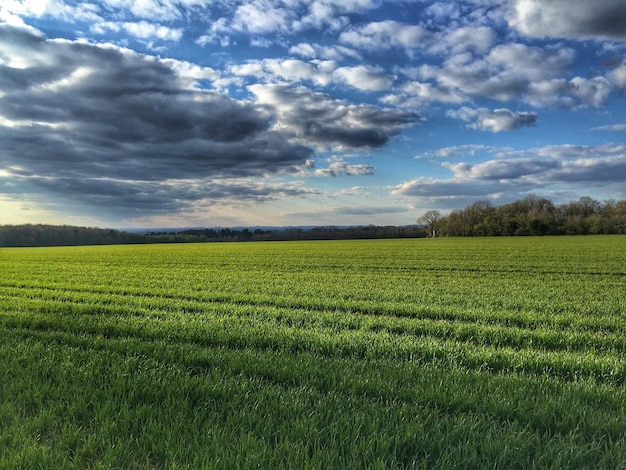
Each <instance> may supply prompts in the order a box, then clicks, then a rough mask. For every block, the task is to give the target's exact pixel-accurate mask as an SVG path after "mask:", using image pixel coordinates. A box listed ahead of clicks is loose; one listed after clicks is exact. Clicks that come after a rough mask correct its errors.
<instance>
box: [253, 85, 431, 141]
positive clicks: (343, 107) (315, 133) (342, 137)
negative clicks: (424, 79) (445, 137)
mask: <svg viewBox="0 0 626 470" xmlns="http://www.w3.org/2000/svg"><path fill="white" fill-rule="evenodd" d="M249 88H250V90H251V91H252V92H253V93H254V94H255V95H256V97H257V102H258V103H259V104H262V105H266V106H268V107H269V108H270V109H271V110H273V111H274V112H275V113H276V116H277V127H279V128H281V129H284V130H285V131H287V132H290V133H292V134H293V135H294V136H295V137H297V138H298V139H299V140H301V141H303V142H310V143H313V144H316V145H318V146H320V147H322V148H338V149H353V148H363V147H372V148H376V147H381V146H383V145H384V144H386V143H387V141H388V140H389V138H390V137H391V136H394V135H397V134H399V133H400V131H401V130H402V129H404V128H406V127H408V126H410V125H412V124H414V122H415V121H417V120H419V119H421V116H420V115H419V114H418V113H414V112H406V111H403V110H399V109H390V108H380V107H378V106H373V105H356V104H349V103H347V102H346V101H343V100H338V99H333V98H331V97H330V96H328V95H326V94H323V93H317V92H313V91H311V90H309V89H308V88H305V87H293V86H287V85H275V84H272V85H260V84H257V85H252V86H250V87H249Z"/></svg>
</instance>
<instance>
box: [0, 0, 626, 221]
mask: <svg viewBox="0 0 626 470" xmlns="http://www.w3.org/2000/svg"><path fill="white" fill-rule="evenodd" d="M625 89H626V8H624V3H623V0H596V1H594V2H590V1H587V0H551V1H538V0H464V1H425V0H388V1H384V0H308V1H304V0H236V1H232V0H229V1H226V0H106V1H98V2H96V1H94V2H89V1H61V0H3V2H2V3H1V4H0V142H2V145H1V146H0V224H19V223H59V224H78V225H91V226H93V225H95V226H107V227H168V226H171V227H181V226H241V225H248V226H251V225H328V224H332V225H347V224H370V223H371V224H377V225H387V224H390V225H400V224H410V223H415V220H416V219H417V218H418V217H419V216H420V215H421V214H422V213H423V212H425V211H427V210H430V209H438V210H441V211H442V212H444V213H445V212H446V211H448V210H450V209H453V208H462V207H465V206H466V205H468V204H470V203H472V202H474V201H476V200H479V199H487V200H490V201H491V202H493V203H494V204H496V205H498V204H504V203H507V202H510V201H513V200H517V199H521V198H523V197H525V196H526V195H528V194H536V195H539V196H542V197H547V198H549V199H551V200H552V201H554V202H555V203H562V202H567V201H571V200H575V199H578V198H580V197H582V196H591V197H594V198H596V199H598V200H601V201H602V200H608V199H618V200H619V199H626V106H625V104H626V102H625V93H626V90H625Z"/></svg>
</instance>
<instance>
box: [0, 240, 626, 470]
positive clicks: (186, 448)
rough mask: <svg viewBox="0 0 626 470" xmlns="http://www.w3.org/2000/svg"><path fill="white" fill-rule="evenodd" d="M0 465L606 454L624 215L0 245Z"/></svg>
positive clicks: (537, 458)
mask: <svg viewBox="0 0 626 470" xmlns="http://www.w3.org/2000/svg"><path fill="white" fill-rule="evenodd" d="M0 339H1V340H0V469H4V468H7V469H14V468H25V469H31V468H81V469H82V468H223V469H232V468H297V469H302V468H313V469H318V468H319V469H332V468H336V469H344V468H355V469H356V468H359V469H362V468H442V469H444V468H445V469H449V468H507V469H509V468H519V469H527V468H611V469H613V468H626V466H625V462H626V237H624V236H587V237H543V238H482V239H477V238H472V239H467V238H465V239H463V238H457V239H416V240H376V241H341V242H338V241H327V242H276V243H272V242H263V243H231V244H217V243H215V244H193V245H137V246H108V247H72V248H69V247H66V248H21V249H0Z"/></svg>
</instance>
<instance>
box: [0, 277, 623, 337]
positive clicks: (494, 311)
mask: <svg viewBox="0 0 626 470" xmlns="http://www.w3.org/2000/svg"><path fill="white" fill-rule="evenodd" d="M0 298H3V299H6V302H5V303H6V304H7V305H9V304H10V303H11V302H12V301H18V300H19V299H24V298H30V299H40V300H42V301H50V302H55V301H56V302H61V303H74V304H86V305H93V306H103V305H104V306H107V305H118V306H120V308H122V309H126V308H131V309H142V308H144V309H148V310H155V311H168V312H185V313H204V312H214V311H215V310H219V308H218V307H216V305H219V304H222V305H224V306H226V308H230V307H231V306H233V305H235V306H251V307H257V308H261V309H262V308H278V309H286V310H306V311H310V312H319V314H320V315H321V314H322V313H324V312H337V313H343V314H345V315H353V314H354V315H364V316H366V317H371V316H379V317H390V318H399V319H422V320H433V321H447V322H456V323H478V324H481V325H494V326H502V327H512V328H522V329H539V330H541V329H553V330H555V331H556V332H560V331H563V330H567V331H572V332H581V333H582V332H590V333H594V332H595V333H598V334H602V335H606V334H613V333H614V334H618V335H620V334H623V331H624V329H625V328H626V319H625V318H624V316H623V315H622V313H620V312H618V313H616V314H606V313H604V314H602V315H581V314H576V313H575V312H560V313H546V312H541V311H533V310H526V311H510V310H507V309H505V308H502V307H500V308H497V307H492V308H485V307H482V306H481V307H463V306H459V305H455V304H450V305H446V304H443V305H426V304H413V303H407V302H390V301H382V300H381V301H377V302H371V301H361V300H350V299H322V298H319V297H317V298H316V297H299V296H276V295H267V294H228V293H223V292H200V293H198V294H197V295H195V296H190V295H182V294H175V293H172V292H154V291H134V292H119V291H110V290H99V289H81V288H69V287H68V288H50V287H36V288H35V287H33V288H18V287H13V288H9V287H5V288H4V289H0ZM51 305H52V304H51Z"/></svg>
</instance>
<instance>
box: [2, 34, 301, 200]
mask: <svg viewBox="0 0 626 470" xmlns="http://www.w3.org/2000/svg"><path fill="white" fill-rule="evenodd" d="M0 50H1V51H2V52H1V53H0V55H1V56H2V60H3V61H4V65H1V66H0V140H1V141H2V142H3V151H2V153H1V154H0V168H10V167H20V168H22V169H23V172H22V176H21V179H20V180H19V181H21V182H23V183H24V184H26V183H27V184H28V185H29V187H31V188H32V189H33V190H34V188H39V190H40V191H43V192H45V193H53V192H54V193H56V194H68V195H69V194H72V195H75V194H82V197H80V198H79V199H80V200H82V201H92V202H94V203H96V202H97V201H99V200H100V199H102V198H104V197H105V194H106V195H107V196H106V197H108V198H109V199H111V200H119V201H120V203H121V201H124V202H126V203H128V204H130V205H128V206H125V207H127V208H128V210H129V211H132V210H133V204H135V206H134V208H140V207H141V208H143V206H142V205H141V199H140V198H137V197H135V198H133V197H128V196H127V194H126V193H125V192H124V191H131V193H132V192H133V188H136V187H139V186H141V184H148V183H147V182H154V183H159V182H163V181H165V180H179V179H180V180H182V179H189V178H240V177H247V176H262V175H266V174H274V173H280V172H295V171H296V169H297V167H298V166H299V165H301V164H302V163H304V162H305V161H306V160H307V159H308V158H310V156H311V155H312V150H311V149H309V148H308V147H305V146H303V145H300V144H295V143H292V142H290V141H289V140H288V137H287V136H286V135H285V134H283V133H281V132H277V131H273V130H270V125H271V122H270V119H271V114H270V113H268V112H267V110H265V109H262V108H259V107H257V106H256V105H254V104H252V103H242V102H237V101H234V100H232V99H230V98H228V97H226V96H222V95H219V94H217V93H215V92H211V91H207V90H203V89H201V87H199V86H197V84H196V83H195V81H194V79H193V77H191V76H189V75H192V76H193V75H194V74H196V75H197V74H199V75H201V76H203V77H205V78H206V77H208V76H210V74H209V75H206V72H207V70H204V71H203V70H202V69H201V68H198V69H197V70H196V69H194V68H193V67H191V68H190V67H185V63H183V62H178V61H166V60H160V59H158V58H155V57H150V56H144V55H140V54H137V53H134V52H131V51H128V50H125V49H120V48H117V47H114V46H110V45H109V46H96V45H92V44H88V43H82V42H72V41H65V40H54V41H52V40H46V39H45V38H44V37H42V36H41V35H40V34H34V33H33V32H32V31H29V30H23V29H16V28H13V27H10V26H7V25H2V26H0ZM34 175H37V177H35V176H34ZM138 185H139V186H138ZM105 188H109V189H110V191H109V192H107V190H106V189H105ZM160 188H161V189H163V188H167V185H165V186H161V187H160ZM157 202H158V198H155V204H156V203H157ZM113 205H115V204H113Z"/></svg>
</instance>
